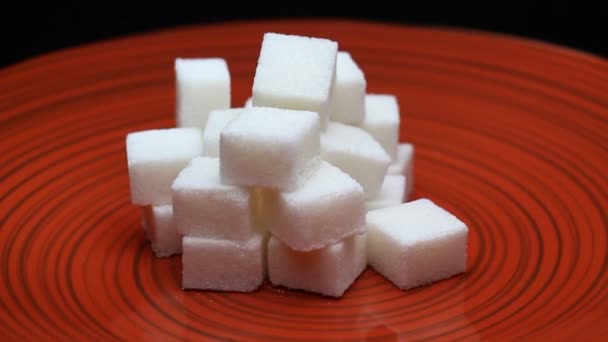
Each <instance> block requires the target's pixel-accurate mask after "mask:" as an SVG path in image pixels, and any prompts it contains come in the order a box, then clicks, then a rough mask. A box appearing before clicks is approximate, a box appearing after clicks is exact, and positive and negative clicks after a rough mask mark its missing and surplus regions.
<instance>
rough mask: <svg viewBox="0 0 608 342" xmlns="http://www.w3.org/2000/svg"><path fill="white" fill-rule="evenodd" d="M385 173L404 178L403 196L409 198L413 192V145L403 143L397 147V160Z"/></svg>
mask: <svg viewBox="0 0 608 342" xmlns="http://www.w3.org/2000/svg"><path fill="white" fill-rule="evenodd" d="M387 173H389V174H398V175H404V176H405V181H406V184H405V196H406V198H407V197H409V195H410V194H411V193H412V191H413V190H414V145H412V144H408V143H405V144H399V145H398V146H397V158H396V159H395V160H394V161H393V163H392V164H391V165H390V166H389V167H388V171H387Z"/></svg>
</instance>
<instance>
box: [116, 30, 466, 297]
mask: <svg viewBox="0 0 608 342" xmlns="http://www.w3.org/2000/svg"><path fill="white" fill-rule="evenodd" d="M175 71H176V101H177V105H176V121H177V125H178V127H179V128H168V129H159V130H149V131H141V132H135V133H130V134H129V135H128V136H127V139H126V145H127V158H128V165H129V178H130V185H131V196H132V202H133V203H134V204H136V205H140V206H143V207H144V212H145V214H144V219H143V221H144V228H145V231H146V235H147V238H148V239H149V240H150V244H151V246H152V248H153V250H154V252H155V253H156V255H157V256H158V257H163V256H169V255H173V254H180V253H181V254H182V265H183V279H182V280H183V283H182V285H183V288H185V289H205V290H221V291H239V292H249V291H254V290H256V289H257V288H258V287H259V286H260V285H261V284H262V283H263V282H264V280H265V279H269V281H270V283H271V284H273V285H275V286H284V287H287V288H290V289H300V290H305V291H310V292H315V293H319V294H323V295H327V296H333V297H340V296H342V295H343V294H344V292H345V291H346V290H347V289H348V288H349V287H350V286H351V284H352V283H353V282H354V281H355V279H356V278H357V277H358V276H359V275H360V274H361V272H362V271H363V270H364V269H365V267H366V265H368V264H369V265H371V266H372V267H373V268H374V269H375V270H376V271H378V272H379V273H380V274H382V275H383V276H385V277H386V278H388V279H389V280H390V281H392V282H393V283H394V284H395V285H396V286H398V287H399V288H402V289H407V288H411V287H415V286H419V285H422V284H426V283H430V282H433V281H437V280H440V279H443V278H447V277H450V276H452V275H455V274H458V273H461V272H464V270H465V267H466V244H467V231H468V230H467V227H466V225H465V224H464V223H463V222H461V221H460V220H458V219H457V218H456V217H454V216H453V215H451V214H450V213H448V212H447V211H445V210H443V209H442V208H440V207H438V206H437V205H435V204H434V203H433V202H431V201H429V200H426V199H421V200H417V201H413V202H407V203H403V202H404V201H405V200H406V199H407V198H408V196H409V195H410V193H411V191H412V189H413V152H414V151H413V146H412V145H411V144H399V143H398V142H399V125H400V113H399V106H398V103H397V99H396V97H395V96H392V95H381V94H366V80H365V77H364V74H363V72H362V71H361V69H360V68H359V66H358V65H357V64H356V63H355V61H354V60H353V58H352V57H351V55H350V54H349V53H347V52H341V51H340V52H339V51H338V44H337V43H336V42H333V41H330V40H327V39H320V38H309V37H302V36H294V35H283V34H276V33H267V34H265V35H264V38H263V42H262V48H261V51H260V56H259V59H258V65H257V69H256V73H255V79H254V82H253V87H252V93H253V96H252V98H250V99H249V100H248V101H247V103H246V105H245V107H243V108H230V97H231V95H230V74H229V71H228V67H227V64H226V62H225V61H224V60H223V59H219V58H200V59H177V60H176V62H175Z"/></svg>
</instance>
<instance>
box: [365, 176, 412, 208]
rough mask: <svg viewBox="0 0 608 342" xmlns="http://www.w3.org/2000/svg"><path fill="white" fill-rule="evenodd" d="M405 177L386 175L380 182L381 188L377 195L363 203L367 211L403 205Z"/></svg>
mask: <svg viewBox="0 0 608 342" xmlns="http://www.w3.org/2000/svg"><path fill="white" fill-rule="evenodd" d="M405 184H406V180H405V177H404V176H402V175H390V174H387V175H386V177H384V182H382V187H381V188H380V192H379V193H378V195H377V196H376V197H375V198H374V199H372V200H370V201H367V202H365V209H366V210H367V211H370V210H375V209H380V208H386V207H390V206H394V205H399V204H401V203H403V201H404V199H405Z"/></svg>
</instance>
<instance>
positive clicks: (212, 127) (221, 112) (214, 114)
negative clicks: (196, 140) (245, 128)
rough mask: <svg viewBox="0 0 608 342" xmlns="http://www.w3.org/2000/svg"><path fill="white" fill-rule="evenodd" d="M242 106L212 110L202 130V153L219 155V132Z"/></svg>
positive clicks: (236, 114)
mask: <svg viewBox="0 0 608 342" xmlns="http://www.w3.org/2000/svg"><path fill="white" fill-rule="evenodd" d="M242 110H243V108H232V109H216V110H212V111H211V113H210V114H209V119H208V120H207V125H206V126H205V131H204V132H203V155H204V156H208V157H219V156H220V132H221V131H222V129H224V127H226V126H227V125H228V123H230V121H232V120H233V119H234V118H236V117H237V116H238V115H239V114H240V113H241V111H242Z"/></svg>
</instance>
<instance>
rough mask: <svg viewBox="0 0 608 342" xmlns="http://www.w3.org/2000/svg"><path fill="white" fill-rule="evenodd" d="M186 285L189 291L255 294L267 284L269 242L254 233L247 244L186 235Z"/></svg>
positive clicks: (184, 242)
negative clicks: (266, 271)
mask: <svg viewBox="0 0 608 342" xmlns="http://www.w3.org/2000/svg"><path fill="white" fill-rule="evenodd" d="M182 241H183V255H182V263H183V272H182V286H183V288H185V289H201V290H219V291H237V292H251V291H255V290H256V289H257V288H258V287H259V286H260V285H261V284H262V282H263V281H264V275H265V267H264V265H265V261H264V257H265V253H264V250H265V242H266V239H265V238H264V236H263V235H262V234H253V235H252V236H251V237H250V238H249V239H248V240H246V241H245V242H243V243H239V242H236V241H229V240H217V239H207V238H200V237H190V236H185V237H184V238H183V240H182Z"/></svg>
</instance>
